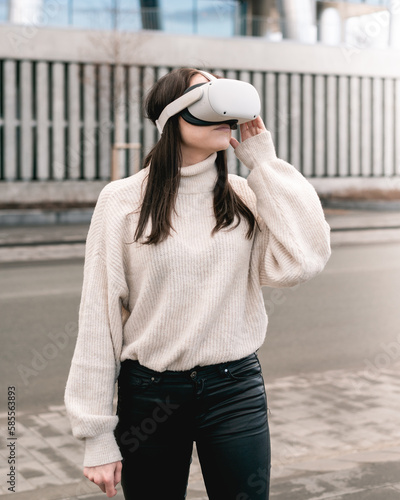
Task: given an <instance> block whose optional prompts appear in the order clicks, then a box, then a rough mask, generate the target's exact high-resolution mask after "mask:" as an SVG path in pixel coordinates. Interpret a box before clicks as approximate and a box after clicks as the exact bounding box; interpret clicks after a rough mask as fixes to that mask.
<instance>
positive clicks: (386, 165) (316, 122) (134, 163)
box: [0, 59, 400, 181]
mask: <svg viewBox="0 0 400 500" xmlns="http://www.w3.org/2000/svg"><path fill="white" fill-rule="evenodd" d="M166 70H167V69H166V68H161V67H158V66H143V65H112V64H106V63H83V62H82V63H76V62H57V61H44V60H39V61H36V60H26V59H20V60H19V59H2V60H0V102H1V103H2V104H1V105H0V181H19V180H28V181H35V180H58V181H62V180H79V181H86V180H96V179H97V180H102V179H110V178H116V177H126V176H128V175H132V174H134V173H136V172H137V171H138V169H139V168H140V164H141V162H142V160H143V157H144V155H145V154H146V153H147V152H148V151H149V149H150V148H151V147H152V145H153V144H154V143H155V141H156V140H157V137H158V132H157V131H156V129H155V127H154V126H153V125H152V124H151V123H150V122H149V121H148V120H145V119H144V118H143V111H142V102H143V97H144V95H145V94H146V92H147V91H148V89H149V88H150V87H151V85H152V84H153V83H154V82H155V81H156V80H157V79H158V78H159V77H160V76H161V75H162V74H164V73H165V71H166ZM208 71H217V72H218V73H219V74H221V75H222V76H225V77H228V78H237V79H241V80H244V81H249V82H251V83H252V84H253V85H254V86H255V87H256V88H257V90H258V92H259V94H260V96H261V99H262V113H261V114H262V116H263V118H264V120H265V123H266V124H267V127H268V129H269V130H270V131H271V133H272V135H273V139H274V144H275V147H276V150H277V154H278V156H279V157H280V158H283V159H286V160H287V161H289V162H290V163H292V164H293V165H295V166H296V168H298V169H299V170H300V171H301V172H302V173H303V174H304V175H306V176H308V177H330V178H333V177H390V176H393V175H400V77H399V78H394V77H384V76H357V75H346V74H342V75H334V74H323V73H309V72H305V73H299V72H295V73H294V72H292V73H291V72H284V71H240V70H229V69H225V70H221V71H218V70H216V69H215V68H208ZM235 133H236V134H237V132H235ZM117 151H119V154H118V158H117ZM228 159H229V169H230V171H231V172H234V173H238V174H244V173H245V171H246V169H243V166H241V165H240V163H239V162H238V161H237V160H236V157H235V156H234V154H233V152H232V151H230V152H229V156H228ZM111 165H113V167H112V168H111ZM112 172H113V173H112Z"/></svg>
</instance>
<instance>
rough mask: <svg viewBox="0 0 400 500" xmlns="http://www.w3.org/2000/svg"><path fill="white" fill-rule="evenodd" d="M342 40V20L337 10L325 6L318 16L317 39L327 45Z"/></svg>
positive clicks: (336, 43)
mask: <svg viewBox="0 0 400 500" xmlns="http://www.w3.org/2000/svg"><path fill="white" fill-rule="evenodd" d="M341 40H342V21H341V18H340V14H339V11H338V10H337V9H336V8H334V7H325V8H323V9H322V11H321V13H320V16H319V41H320V42H322V43H325V44H327V45H339V44H340V42H341Z"/></svg>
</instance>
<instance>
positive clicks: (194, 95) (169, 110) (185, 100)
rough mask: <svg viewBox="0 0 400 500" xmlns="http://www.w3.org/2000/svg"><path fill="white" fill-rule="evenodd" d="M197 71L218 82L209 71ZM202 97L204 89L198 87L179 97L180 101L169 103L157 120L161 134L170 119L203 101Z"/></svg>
mask: <svg viewBox="0 0 400 500" xmlns="http://www.w3.org/2000/svg"><path fill="white" fill-rule="evenodd" d="M197 71H198V72H199V73H201V74H202V75H204V76H205V77H206V78H208V80H210V81H212V80H216V78H215V77H214V76H213V75H210V73H207V71H202V70H197ZM202 96H203V89H202V88H201V87H197V88H195V89H193V90H191V91H190V92H188V93H187V94H183V95H182V96H181V97H178V99H175V101H172V102H171V103H169V104H168V106H165V108H164V109H163V110H162V113H161V115H160V116H159V117H158V120H156V125H157V128H158V131H159V132H160V134H162V131H163V128H164V126H165V124H166V123H167V121H168V119H169V118H171V116H174V115H176V114H178V113H179V112H180V111H182V110H184V109H185V108H187V107H189V106H191V105H192V104H194V103H195V102H197V101H198V100H199V99H201V98H202Z"/></svg>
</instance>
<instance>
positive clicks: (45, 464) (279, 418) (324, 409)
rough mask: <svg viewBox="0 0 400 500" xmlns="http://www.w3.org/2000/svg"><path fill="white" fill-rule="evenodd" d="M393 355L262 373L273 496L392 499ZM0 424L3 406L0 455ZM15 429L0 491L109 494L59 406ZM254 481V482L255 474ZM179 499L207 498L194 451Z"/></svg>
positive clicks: (56, 496) (396, 474) (398, 484)
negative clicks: (307, 370)
mask: <svg viewBox="0 0 400 500" xmlns="http://www.w3.org/2000/svg"><path fill="white" fill-rule="evenodd" d="M396 353H397V350H396ZM392 354H393V356H392V358H390V356H389V354H386V355H384V354H383V353H382V355H381V356H376V357H375V359H374V360H370V365H369V367H368V368H367V367H366V368H365V369H364V370H361V371H346V370H336V371H328V372H325V373H316V374H309V375H299V376H291V377H285V378H281V379H277V380H273V381H268V379H267V377H266V376H265V375H264V379H265V382H266V390H267V397H268V406H269V408H270V416H269V423H270V430H271V442H272V478H271V479H272V484H271V499H273V500H324V499H335V500H392V499H400V425H399V418H400V377H399V374H400V363H399V362H398V361H397V360H396V359H394V351H392ZM384 360H385V362H384ZM394 361H396V363H394ZM383 366H384V367H383ZM5 424H6V415H5V414H4V413H3V414H1V415H0V427H1V429H0V430H1V434H0V435H1V437H2V444H3V446H2V447H1V451H0V455H1V456H2V457H3V458H4V459H6V455H7V452H5V451H4V450H5V446H4V444H5V443H4V436H6V429H5ZM17 437H18V449H17V454H18V455H17V456H18V479H17V480H18V483H17V492H16V493H9V494H7V490H6V484H5V481H6V479H5V478H6V471H7V468H6V467H2V468H1V472H2V474H1V478H2V479H1V481H2V482H1V484H0V487H1V490H0V496H1V497H2V498H3V497H4V498H8V497H9V498H13V499H14V500H28V499H29V500H61V499H63V500H67V499H68V500H78V499H79V500H80V499H84V498H90V499H92V500H100V499H104V498H107V497H106V495H105V494H103V493H102V492H101V491H100V490H99V489H98V487H97V486H96V485H94V484H93V483H91V482H90V481H88V480H87V479H86V478H85V477H84V476H83V475H82V468H81V466H80V464H81V463H82V459H83V443H82V442H79V441H78V440H76V439H75V438H74V437H73V436H72V435H71V432H70V425H69V420H68V418H67V417H66V413H65V408H64V407H63V406H50V407H49V408H43V413H40V414H38V415H28V414H18V416H17ZM4 463H6V462H4ZM260 481H261V482H260ZM253 484H255V485H256V486H255V487H258V488H259V487H261V485H262V478H261V479H260V480H259V481H253ZM117 489H118V491H119V493H118V495H117V496H116V497H114V498H115V499H116V500H121V499H123V495H122V490H121V486H120V485H118V486H117ZM244 498H247V497H244ZM244 498H243V500H244ZM187 499H188V500H195V499H196V500H200V499H204V500H206V499H207V495H206V493H205V488H204V483H203V480H202V475H201V470H200V465H199V462H198V459H197V454H196V452H194V455H193V463H192V466H191V471H190V480H189V490H188V496H187Z"/></svg>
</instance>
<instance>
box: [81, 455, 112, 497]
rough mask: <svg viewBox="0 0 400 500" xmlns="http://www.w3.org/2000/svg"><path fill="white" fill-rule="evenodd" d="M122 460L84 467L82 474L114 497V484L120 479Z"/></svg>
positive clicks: (109, 495)
mask: <svg viewBox="0 0 400 500" xmlns="http://www.w3.org/2000/svg"><path fill="white" fill-rule="evenodd" d="M121 470H122V462H121V460H120V461H118V462H112V463H110V464H104V465H96V466H95V467H84V468H83V475H84V476H86V477H87V478H88V479H89V480H90V481H92V482H93V483H95V484H97V486H98V487H99V488H100V489H101V491H103V492H104V493H106V494H107V496H108V497H109V498H110V497H115V495H116V494H117V490H116V489H115V486H116V485H117V484H118V483H119V482H120V481H121Z"/></svg>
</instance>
